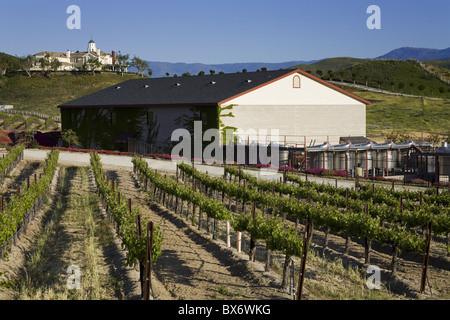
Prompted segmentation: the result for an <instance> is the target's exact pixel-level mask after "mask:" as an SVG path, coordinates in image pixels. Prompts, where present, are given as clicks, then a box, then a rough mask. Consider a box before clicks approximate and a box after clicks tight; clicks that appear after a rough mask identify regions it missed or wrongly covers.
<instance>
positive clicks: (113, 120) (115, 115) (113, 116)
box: [110, 111, 117, 124]
mask: <svg viewBox="0 0 450 320" xmlns="http://www.w3.org/2000/svg"><path fill="white" fill-rule="evenodd" d="M110 116H111V124H116V122H117V114H116V113H115V112H113V111H111V113H110Z"/></svg>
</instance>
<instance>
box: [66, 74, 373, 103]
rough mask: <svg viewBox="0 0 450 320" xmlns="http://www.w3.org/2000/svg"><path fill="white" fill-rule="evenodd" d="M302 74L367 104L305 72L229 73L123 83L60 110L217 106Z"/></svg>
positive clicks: (78, 100)
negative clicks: (295, 74)
mask: <svg viewBox="0 0 450 320" xmlns="http://www.w3.org/2000/svg"><path fill="white" fill-rule="evenodd" d="M293 73H301V74H303V75H304V76H307V77H310V78H312V79H313V80H315V81H318V82H320V83H322V84H323V85H326V86H328V87H330V88H332V89H334V90H337V91H339V92H341V93H343V94H346V95H348V96H350V97H352V98H354V99H356V100H359V101H361V102H363V103H365V104H370V102H368V101H365V100H363V99H361V98H359V97H357V96H355V95H353V94H351V93H349V92H347V91H345V90H343V89H340V88H338V87H336V86H333V85H332V84H329V83H327V82H325V81H323V80H321V79H318V78H316V77H314V76H312V75H310V74H309V73H306V72H304V71H302V70H299V69H297V70H292V69H285V70H276V71H261V72H246V73H228V74H215V75H204V76H189V77H172V78H169V77H166V78H154V79H151V78H146V79H135V80H128V81H125V82H122V83H120V84H118V85H115V86H113V87H109V88H106V89H103V90H100V91H97V92H95V93H93V94H90V95H87V96H84V97H82V98H79V99H76V100H73V101H70V102H67V103H64V104H62V105H60V106H58V107H59V108H88V107H91V108H95V107H140V106H173V105H188V106H202V105H209V106H213V105H214V106H217V105H220V104H222V103H225V102H226V100H229V99H231V98H233V97H236V96H239V95H241V94H244V93H246V92H248V91H251V90H254V89H257V88H259V87H260V86H263V85H266V84H268V83H270V82H272V81H275V80H277V79H279V78H283V77H284V76H287V75H289V74H293Z"/></svg>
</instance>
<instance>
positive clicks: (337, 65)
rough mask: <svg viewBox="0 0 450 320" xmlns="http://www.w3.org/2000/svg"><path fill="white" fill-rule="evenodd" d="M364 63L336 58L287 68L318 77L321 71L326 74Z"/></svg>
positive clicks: (361, 60)
mask: <svg viewBox="0 0 450 320" xmlns="http://www.w3.org/2000/svg"><path fill="white" fill-rule="evenodd" d="M364 62H366V60H365V59H358V58H349V57H338V58H329V59H324V60H321V61H318V62H315V63H312V64H297V65H294V66H291V67H289V69H301V70H303V71H307V72H310V73H311V74H313V75H315V76H320V71H322V74H326V73H327V72H328V71H329V70H331V71H337V70H340V69H346V68H350V67H352V66H354V65H356V64H358V63H364ZM318 70H320V71H319V73H318V72H317V71H318Z"/></svg>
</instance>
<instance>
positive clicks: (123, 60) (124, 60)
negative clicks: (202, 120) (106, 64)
mask: <svg viewBox="0 0 450 320" xmlns="http://www.w3.org/2000/svg"><path fill="white" fill-rule="evenodd" d="M116 61H117V66H118V67H119V70H120V73H121V74H122V77H123V73H124V72H126V71H127V70H128V68H129V67H130V66H131V62H130V55H129V54H122V53H121V52H120V51H119V53H118V54H117V55H116Z"/></svg>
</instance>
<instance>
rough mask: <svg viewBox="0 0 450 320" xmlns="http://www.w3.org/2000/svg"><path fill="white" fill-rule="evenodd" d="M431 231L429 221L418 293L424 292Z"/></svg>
mask: <svg viewBox="0 0 450 320" xmlns="http://www.w3.org/2000/svg"><path fill="white" fill-rule="evenodd" d="M431 231H432V222H431V221H430V222H429V223H428V233H427V240H426V245H425V252H424V255H423V263H422V279H421V283H420V293H424V292H425V283H426V280H427V271H428V261H429V259H430V246H431Z"/></svg>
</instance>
